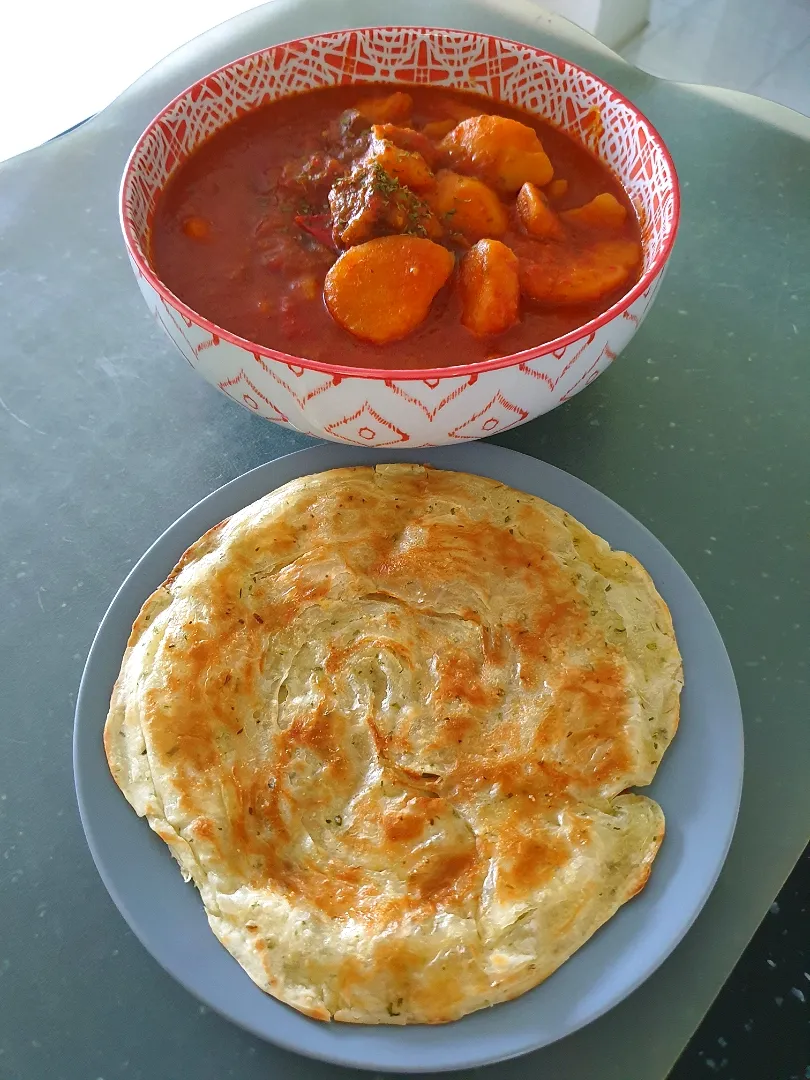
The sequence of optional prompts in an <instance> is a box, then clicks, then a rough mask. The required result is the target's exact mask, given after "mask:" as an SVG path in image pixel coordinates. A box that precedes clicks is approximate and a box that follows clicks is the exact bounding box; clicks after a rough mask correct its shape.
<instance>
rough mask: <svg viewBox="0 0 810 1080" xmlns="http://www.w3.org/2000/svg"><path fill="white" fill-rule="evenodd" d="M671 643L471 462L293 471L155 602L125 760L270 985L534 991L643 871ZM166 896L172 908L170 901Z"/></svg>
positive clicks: (563, 517) (110, 730) (144, 802)
mask: <svg viewBox="0 0 810 1080" xmlns="http://www.w3.org/2000/svg"><path fill="white" fill-rule="evenodd" d="M681 685H682V672H681V660H680V655H679V652H678V648H677V644H676V641H675V636H674V632H673V628H672V622H671V619H670V616H669V612H668V610H667V607H666V605H665V604H664V602H663V600H662V599H661V597H660V596H659V595H658V593H657V592H656V590H655V587H654V585H653V583H652V581H651V580H650V578H649V576H648V575H647V573H646V571H645V570H644V569H643V568H642V567H641V566H640V565H639V563H638V562H636V560H635V559H633V558H632V557H631V556H629V555H627V554H624V553H622V552H613V551H611V550H610V548H609V547H608V545H607V544H606V543H605V542H604V541H603V540H601V539H599V538H598V537H596V536H594V535H593V534H592V533H590V532H589V531H588V530H587V529H585V528H584V527H583V526H582V525H581V524H579V523H578V522H577V521H575V520H574V519H573V518H572V517H570V515H568V514H566V513H565V512H564V511H562V510H560V509H558V508H557V507H554V506H551V505H550V504H548V503H546V502H544V501H543V500H541V499H538V498H535V497H534V496H530V495H526V494H524V493H521V492H519V491H516V490H514V489H512V488H508V487H506V486H504V485H502V484H499V483H497V482H496V481H493V480H489V479H486V478H483V477H480V476H471V475H467V474H461V473H453V472H444V471H437V470H433V469H429V468H423V467H421V466H415V465H407V464H397V465H387V466H378V467H377V468H374V469H372V468H355V469H339V470H333V471H329V472H324V473H320V474H317V475H315V476H309V477H304V478H301V479H299V480H295V481H293V482H292V483H290V484H287V485H286V486H285V487H283V488H281V489H279V490H277V491H274V492H272V493H270V494H269V495H267V496H266V497H265V498H263V499H261V500H259V501H258V502H256V503H254V504H253V505H252V506H249V507H246V508H245V509H244V510H242V511H240V512H239V513H237V514H235V515H234V516H233V517H232V518H230V519H229V520H227V521H225V522H222V523H221V524H220V525H218V526H217V527H216V528H214V529H212V530H211V531H210V532H209V533H207V534H206V535H205V536H203V537H202V539H200V540H199V541H198V542H197V543H196V544H195V545H193V546H192V547H191V548H190V549H189V551H187V552H186V554H185V555H184V556H183V558H182V559H181V561H180V563H179V564H178V566H177V567H176V568H175V570H174V571H173V572H172V574H171V576H170V577H169V578H168V580H167V581H166V582H165V583H164V584H163V585H162V586H161V587H160V588H159V589H158V590H157V591H156V592H155V593H154V594H153V595H152V596H151V597H150V598H149V599H148V600H147V602H146V603H145V604H144V606H143V609H142V610H141V613H140V615H139V617H138V619H137V621H136V623H135V625H134V627H133V630H132V635H131V637H130V640H129V644H128V647H127V651H126V654H125V656H124V660H123V664H122V667H121V673H120V676H119V678H118V681H117V683H116V686H115V689H114V691H113V695H112V701H111V706H110V712H109V715H108V718H107V723H106V727H105V733H104V740H105V748H106V752H107V758H108V761H109V764H110V768H111V770H112V774H113V776H114V778H115V780H116V782H117V783H118V785H119V787H120V788H121V790H122V791H123V793H124V795H125V796H126V798H127V799H128V800H129V802H130V803H131V804H132V806H133V807H134V809H135V810H136V811H137V812H138V814H140V815H143V816H145V817H146V818H147V820H148V822H149V824H150V825H151V827H152V828H153V829H154V830H155V831H156V832H157V833H158V835H159V836H160V837H161V838H162V839H163V840H164V841H165V842H166V843H167V844H168V846H169V848H170V850H171V851H172V854H173V855H174V856H175V858H176V859H177V861H178V862H179V863H180V866H181V868H182V871H183V874H184V876H185V877H186V878H187V879H191V880H193V881H194V883H195V885H196V886H197V888H198V889H199V892H200V895H201V897H202V900H203V903H204V905H205V909H206V912H207V914H208V919H209V923H210V925H211V927H212V929H213V930H214V933H215V934H216V935H217V937H218V938H219V939H220V941H221V942H222V943H223V944H224V945H225V947H226V948H227V949H228V950H229V951H230V952H231V953H232V954H233V955H234V956H235V957H236V959H237V960H238V961H239V963H240V964H242V966H243V967H244V968H245V970H246V971H247V972H248V974H249V975H250V976H251V978H253V979H254V980H255V982H256V983H257V984H258V985H259V986H260V987H262V989H264V990H266V991H267V992H268V993H270V994H272V995H274V996H275V997H277V998H279V999H281V1000H282V1001H285V1002H287V1003H288V1004H290V1005H292V1006H294V1007H295V1008H297V1009H299V1010H300V1011H302V1012H304V1013H306V1014H308V1015H309V1016H313V1017H316V1018H319V1019H323V1020H328V1019H335V1020H342V1021H349V1022H355V1023H392V1024H405V1023H417V1022H427V1023H439V1022H443V1021H449V1020H453V1019H456V1018H458V1017H460V1016H463V1015H464V1014H466V1013H469V1012H472V1011H473V1010H475V1009H480V1008H482V1007H484V1006H487V1005H491V1004H494V1003H496V1002H500V1001H505V1000H507V999H509V998H512V997H515V996H517V995H518V994H521V993H523V992H524V991H526V990H528V989H530V988H531V987H533V986H535V985H536V984H537V983H539V982H541V981H542V980H543V979H545V978H546V977H547V976H548V975H550V974H551V973H552V972H553V971H554V970H555V969H556V968H557V967H559V965H560V964H561V963H563V962H564V961H565V960H566V959H567V958H568V957H569V956H570V955H571V954H572V953H573V952H574V951H575V950H576V949H577V948H579V947H580V945H582V944H583V942H585V941H586V940H587V938H588V937H590V935H591V934H592V933H593V932H594V931H595V930H596V929H597V928H598V927H599V926H600V925H602V924H603V923H604V922H605V921H606V920H607V919H609V918H610V916H611V915H612V914H613V913H614V912H615V911H616V910H617V908H618V907H619V906H620V905H621V904H622V903H624V902H625V901H626V900H627V899H629V898H630V897H631V896H633V895H634V894H635V893H636V892H638V891H639V890H640V889H641V888H642V887H643V886H644V884H645V881H646V879H647V876H648V874H649V872H650V867H651V864H652V862H653V859H654V858H655V855H656V853H657V851H658V847H659V845H660V843H661V840H662V837H663V834H664V819H663V814H662V812H661V809H660V808H659V807H658V805H657V804H656V803H655V802H653V801H652V800H651V799H649V798H646V797H644V796H640V795H636V794H631V793H628V792H627V789H628V788H630V787H635V786H643V785H645V784H648V783H649V782H650V780H651V779H652V778H653V775H654V773H655V771H656V768H657V767H658V764H659V762H660V760H661V757H662V755H663V753H664V751H665V749H666V747H667V745H668V744H669V742H670V740H671V739H672V737H673V735H674V734H675V730H676V727H677V723H678V709H679V694H680V689H681ZM156 902H157V898H156Z"/></svg>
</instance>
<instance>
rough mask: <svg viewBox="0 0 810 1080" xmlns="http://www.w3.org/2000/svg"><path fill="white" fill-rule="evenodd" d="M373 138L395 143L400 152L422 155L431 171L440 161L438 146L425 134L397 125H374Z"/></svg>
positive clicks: (372, 129)
mask: <svg viewBox="0 0 810 1080" xmlns="http://www.w3.org/2000/svg"><path fill="white" fill-rule="evenodd" d="M371 137H372V138H373V139H376V140H378V141H381V142H382V141H387V142H390V143H393V144H394V146H398V147H399V148H400V150H407V151H408V152H409V153H411V154H421V156H422V157H423V158H424V159H425V161H426V162H427V164H428V166H429V167H430V168H431V169H432V168H433V167H434V166H435V164H436V162H437V161H438V158H439V151H438V149H437V147H436V144H435V143H432V142H431V141H430V139H429V138H428V136H427V135H425V134H424V133H423V132H421V131H414V130H413V128H406V127H398V126H397V125H396V124H374V125H373V126H372V128H371Z"/></svg>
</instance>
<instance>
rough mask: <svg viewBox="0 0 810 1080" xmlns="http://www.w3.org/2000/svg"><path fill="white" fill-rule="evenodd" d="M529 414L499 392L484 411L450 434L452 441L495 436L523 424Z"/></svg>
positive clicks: (480, 410) (481, 410) (459, 425)
mask: <svg viewBox="0 0 810 1080" xmlns="http://www.w3.org/2000/svg"><path fill="white" fill-rule="evenodd" d="M528 415H529V414H528V412H527V411H526V410H525V409H521V407H520V406H519V405H513V404H512V402H511V401H507V399H506V398H505V397H504V396H503V394H502V393H501V392H500V390H499V391H498V393H497V394H496V395H495V397H494V398H493V399H492V401H489V402H487V404H486V405H485V406H484V407H483V409H479V411H478V412H477V413H475V414H474V415H473V416H471V417H470V418H469V420H465V421H464V423H463V424H458V425H457V426H456V427H454V428H453V430H452V431H451V432H449V434H450V438H451V439H483V438H485V437H486V436H487V435H494V434H495V432H496V431H506V430H507V429H508V428H510V427H516V426H517V425H518V424H522V423H523V421H524V420H526V419H527V418H528Z"/></svg>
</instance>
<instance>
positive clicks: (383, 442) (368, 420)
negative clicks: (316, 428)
mask: <svg viewBox="0 0 810 1080" xmlns="http://www.w3.org/2000/svg"><path fill="white" fill-rule="evenodd" d="M326 431H327V432H328V433H329V434H330V435H331V436H332V437H333V438H335V439H339V440H340V441H341V442H348V443H354V445H355V446H395V445H396V444H397V443H403V442H408V439H409V438H410V436H409V435H407V434H406V433H405V432H404V431H400V429H399V428H398V427H397V426H396V424H392V423H391V422H390V421H388V420H386V419H385V418H384V417H382V416H380V414H379V413H378V412H377V411H376V410H375V409H373V408H372V407H371V405H370V404H369V403H368V402H366V403H365V404H364V405H363V406H362V407H361V408H359V409H358V410H357V412H355V413H352V415H351V416H344V417H343V419H342V420H336V421H335V422H334V423H333V424H327V426H326ZM392 435H394V436H395V437H394V438H391V436H392Z"/></svg>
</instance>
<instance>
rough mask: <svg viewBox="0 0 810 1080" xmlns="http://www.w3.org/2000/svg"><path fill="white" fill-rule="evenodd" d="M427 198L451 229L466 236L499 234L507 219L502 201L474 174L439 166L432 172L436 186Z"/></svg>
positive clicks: (441, 219)
mask: <svg viewBox="0 0 810 1080" xmlns="http://www.w3.org/2000/svg"><path fill="white" fill-rule="evenodd" d="M427 201H428V203H429V205H430V207H431V209H432V210H433V212H434V213H435V214H436V216H437V217H438V218H439V220H440V221H443V222H444V224H445V225H446V227H447V228H448V229H449V230H450V231H451V232H459V233H461V234H462V235H463V236H466V237H467V238H468V239H470V240H481V239H482V238H483V237H485V236H502V235H503V233H505V232H506V227H507V225H508V219H507V216H506V209H505V208H504V205H503V203H502V202H501V200H500V199H499V198H498V196H497V195H496V194H495V192H494V191H493V190H492V188H488V187H487V185H486V184H484V183H482V182H481V181H480V180H476V179H475V177H474V176H460V175H459V174H458V173H454V172H450V171H449V170H448V169H442V170H441V171H440V172H439V173H437V175H436V190H435V191H434V192H433V194H432V195H429V196H428V197H427Z"/></svg>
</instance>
